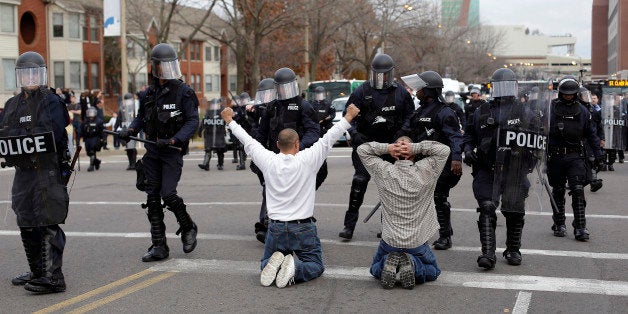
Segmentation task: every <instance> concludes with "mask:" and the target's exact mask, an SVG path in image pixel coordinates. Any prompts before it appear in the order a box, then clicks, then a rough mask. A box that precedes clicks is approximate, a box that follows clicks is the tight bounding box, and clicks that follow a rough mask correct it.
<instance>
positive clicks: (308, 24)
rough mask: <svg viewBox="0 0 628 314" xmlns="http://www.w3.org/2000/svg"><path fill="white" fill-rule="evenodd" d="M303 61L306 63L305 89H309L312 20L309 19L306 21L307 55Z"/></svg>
mask: <svg viewBox="0 0 628 314" xmlns="http://www.w3.org/2000/svg"><path fill="white" fill-rule="evenodd" d="M303 61H304V63H305V67H304V68H305V70H304V71H303V76H304V78H305V88H307V86H308V84H309V83H310V20H309V19H308V18H306V19H305V55H304V56H303Z"/></svg>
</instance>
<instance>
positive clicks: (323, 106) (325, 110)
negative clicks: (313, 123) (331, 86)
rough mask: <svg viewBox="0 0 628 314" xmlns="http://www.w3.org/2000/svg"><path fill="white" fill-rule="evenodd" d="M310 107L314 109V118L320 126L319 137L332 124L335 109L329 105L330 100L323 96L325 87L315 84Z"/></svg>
mask: <svg viewBox="0 0 628 314" xmlns="http://www.w3.org/2000/svg"><path fill="white" fill-rule="evenodd" d="M312 107H313V108H314V111H316V119H317V120H318V124H319V125H320V128H321V137H322V136H323V135H325V133H327V130H329V129H330V128H331V127H332V126H333V125H334V124H333V121H334V118H335V117H336V110H335V109H334V108H333V107H332V106H331V101H329V100H328V99H327V98H326V97H325V87H323V86H317V87H316V88H315V89H314V100H313V101H312Z"/></svg>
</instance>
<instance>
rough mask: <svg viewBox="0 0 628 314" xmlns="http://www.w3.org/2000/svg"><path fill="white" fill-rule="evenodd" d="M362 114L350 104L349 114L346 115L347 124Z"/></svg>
mask: <svg viewBox="0 0 628 314" xmlns="http://www.w3.org/2000/svg"><path fill="white" fill-rule="evenodd" d="M359 113H360V109H358V107H356V106H355V105H354V104H350V105H349V106H348V107H347V113H346V114H345V119H347V122H351V120H353V119H354V118H355V117H356V116H357V115H358V114H359Z"/></svg>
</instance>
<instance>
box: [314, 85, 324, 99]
mask: <svg viewBox="0 0 628 314" xmlns="http://www.w3.org/2000/svg"><path fill="white" fill-rule="evenodd" d="M314 92H315V93H316V101H323V100H325V87H323V86H317V87H316V88H315V89H314Z"/></svg>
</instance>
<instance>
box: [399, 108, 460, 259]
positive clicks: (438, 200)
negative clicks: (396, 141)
mask: <svg viewBox="0 0 628 314" xmlns="http://www.w3.org/2000/svg"><path fill="white" fill-rule="evenodd" d="M454 107H456V108H460V107H459V106H458V105H456V104H455V103H452V104H445V103H443V102H441V101H440V100H439V99H438V98H436V99H433V98H432V99H431V101H429V102H426V103H424V104H423V105H421V107H419V109H417V110H416V111H415V112H414V114H413V115H412V117H411V118H410V121H409V124H408V125H407V126H404V128H403V131H404V133H405V134H406V135H409V136H410V138H411V139H412V141H413V142H415V143H418V142H420V141H423V140H431V141H437V142H439V143H442V144H445V145H447V146H449V148H450V150H451V152H450V154H449V158H448V159H447V163H446V164H445V167H444V168H443V171H442V173H441V175H440V177H439V178H438V181H437V183H436V189H435V190H434V205H435V206H436V213H437V217H438V223H439V225H440V229H439V234H440V238H442V239H441V240H444V239H447V240H444V241H447V245H444V246H443V247H439V246H438V245H437V242H438V241H437V242H435V244H434V245H435V248H437V249H446V248H449V247H451V240H450V239H449V238H450V237H451V235H452V234H453V229H452V227H451V204H450V203H449V202H448V201H447V198H448V197H449V190H451V189H452V188H453V187H455V186H456V184H458V181H460V176H459V175H455V174H454V173H453V172H452V171H451V161H452V160H456V161H459V162H462V132H461V131H460V121H459V118H458V115H456V112H455V111H454Z"/></svg>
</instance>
